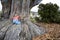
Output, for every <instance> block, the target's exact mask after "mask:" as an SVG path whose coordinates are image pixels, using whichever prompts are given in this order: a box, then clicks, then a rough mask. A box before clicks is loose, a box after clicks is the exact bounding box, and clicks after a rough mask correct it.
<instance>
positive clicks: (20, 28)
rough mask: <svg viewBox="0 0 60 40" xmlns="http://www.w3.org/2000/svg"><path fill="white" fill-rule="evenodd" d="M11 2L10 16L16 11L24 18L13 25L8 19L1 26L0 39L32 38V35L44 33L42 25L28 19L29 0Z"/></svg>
mask: <svg viewBox="0 0 60 40" xmlns="http://www.w3.org/2000/svg"><path fill="white" fill-rule="evenodd" d="M11 3H12V4H11V8H10V10H11V12H10V18H12V17H13V16H14V15H15V14H16V13H17V14H19V15H20V16H21V17H23V16H24V19H23V20H22V21H21V24H20V25H13V24H12V22H11V21H10V20H8V21H7V22H6V23H5V24H4V25H3V26H1V28H0V35H1V36H0V39H1V40H32V37H35V36H38V35H42V34H44V33H45V29H44V28H43V27H39V26H37V25H35V24H33V23H32V22H31V21H30V17H29V12H30V3H31V2H30V0H12V1H11ZM5 25H6V26H5Z"/></svg>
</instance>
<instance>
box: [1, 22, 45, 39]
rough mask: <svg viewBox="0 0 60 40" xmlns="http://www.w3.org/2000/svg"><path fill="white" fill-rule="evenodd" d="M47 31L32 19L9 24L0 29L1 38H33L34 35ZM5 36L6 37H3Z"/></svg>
mask: <svg viewBox="0 0 60 40" xmlns="http://www.w3.org/2000/svg"><path fill="white" fill-rule="evenodd" d="M44 33H45V29H44V28H43V27H38V26H37V25H35V24H33V23H32V22H30V21H27V22H24V23H21V24H20V25H15V24H14V25H12V24H9V25H7V26H5V27H3V28H2V29H1V30H0V40H32V37H35V36H39V35H42V34H44ZM3 38H4V39H3Z"/></svg>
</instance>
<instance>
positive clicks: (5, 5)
mask: <svg viewBox="0 0 60 40" xmlns="http://www.w3.org/2000/svg"><path fill="white" fill-rule="evenodd" d="M1 3H2V12H3V13H2V17H3V18H5V19H8V18H9V16H10V12H11V0H1Z"/></svg>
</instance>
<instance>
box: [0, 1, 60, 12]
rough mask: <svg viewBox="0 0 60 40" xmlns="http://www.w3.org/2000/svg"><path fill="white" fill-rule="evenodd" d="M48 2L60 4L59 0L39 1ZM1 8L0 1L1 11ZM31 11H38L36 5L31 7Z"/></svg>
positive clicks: (0, 8)
mask: <svg viewBox="0 0 60 40" xmlns="http://www.w3.org/2000/svg"><path fill="white" fill-rule="evenodd" d="M49 2H51V3H56V4H57V5H58V6H60V0H42V1H41V3H44V4H46V3H49ZM1 10H2V5H1V2H0V11H1ZM31 11H34V12H37V11H38V5H37V6H35V7H33V8H32V9H31Z"/></svg>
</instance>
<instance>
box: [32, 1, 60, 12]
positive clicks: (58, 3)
mask: <svg viewBox="0 0 60 40" xmlns="http://www.w3.org/2000/svg"><path fill="white" fill-rule="evenodd" d="M50 2H51V3H53V4H55V3H56V4H57V5H58V6H59V7H60V0H42V1H41V2H40V3H43V4H46V3H50ZM31 11H34V12H37V11H38V5H37V6H35V7H33V8H32V9H31Z"/></svg>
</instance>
